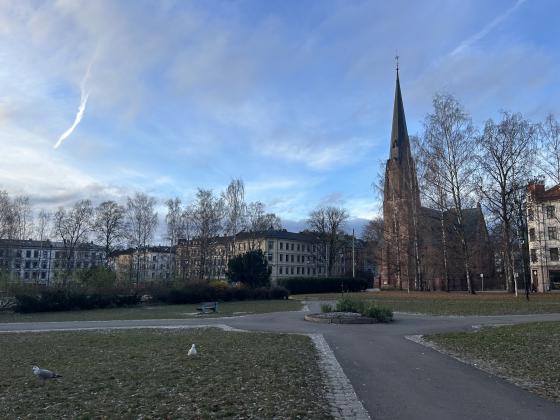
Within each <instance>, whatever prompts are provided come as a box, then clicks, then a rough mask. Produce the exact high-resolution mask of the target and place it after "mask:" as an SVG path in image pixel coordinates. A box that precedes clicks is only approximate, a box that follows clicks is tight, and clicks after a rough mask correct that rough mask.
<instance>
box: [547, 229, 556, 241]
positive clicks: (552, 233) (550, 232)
mask: <svg viewBox="0 0 560 420" xmlns="http://www.w3.org/2000/svg"><path fill="white" fill-rule="evenodd" d="M548 239H558V237H557V236H556V228H555V227H549V228H548Z"/></svg>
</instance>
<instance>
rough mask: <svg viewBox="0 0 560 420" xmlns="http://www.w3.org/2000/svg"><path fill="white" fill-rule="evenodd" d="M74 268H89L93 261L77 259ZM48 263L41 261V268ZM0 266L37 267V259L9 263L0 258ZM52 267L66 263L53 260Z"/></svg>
mask: <svg viewBox="0 0 560 420" xmlns="http://www.w3.org/2000/svg"><path fill="white" fill-rule="evenodd" d="M74 265H75V268H90V267H95V266H96V264H95V263H90V262H89V261H77V262H76V263H75V264H74ZM48 266H49V264H48V262H47V261H44V260H43V261H41V269H43V270H46V269H47V268H48ZM0 267H6V268H13V269H16V270H19V269H21V268H24V269H26V270H29V269H35V268H39V261H25V262H24V263H23V264H22V262H21V261H19V260H16V261H14V262H13V264H11V261H10V260H0ZM53 267H54V268H65V267H66V263H65V262H64V261H55V262H54V264H53Z"/></svg>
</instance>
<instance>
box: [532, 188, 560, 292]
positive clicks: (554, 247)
mask: <svg viewBox="0 0 560 420" xmlns="http://www.w3.org/2000/svg"><path fill="white" fill-rule="evenodd" d="M527 228H528V238H529V256H530V267H531V284H532V288H533V289H535V290H537V291H539V292H548V291H551V290H560V258H559V249H560V185H556V186H554V187H552V188H550V189H548V190H545V187H544V182H536V183H532V184H530V185H529V187H528V192H527Z"/></svg>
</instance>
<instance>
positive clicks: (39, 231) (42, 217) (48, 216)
mask: <svg viewBox="0 0 560 420" xmlns="http://www.w3.org/2000/svg"><path fill="white" fill-rule="evenodd" d="M51 220H52V213H51V212H50V211H48V210H45V209H41V210H40V211H39V214H38V215H37V223H36V225H35V236H36V237H37V239H38V240H39V241H41V242H42V241H45V240H47V239H48V238H49V232H50V231H51V226H50V225H51Z"/></svg>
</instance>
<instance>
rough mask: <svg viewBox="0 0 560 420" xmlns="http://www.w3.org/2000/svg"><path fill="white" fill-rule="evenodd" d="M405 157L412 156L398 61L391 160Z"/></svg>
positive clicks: (400, 159)
mask: <svg viewBox="0 0 560 420" xmlns="http://www.w3.org/2000/svg"><path fill="white" fill-rule="evenodd" d="M405 156H410V143H409V141H408V131H407V129H406V119H405V117H404V106H403V101H402V95H401V85H400V82H399V68H398V61H397V84H396V87H395V104H394V106H393V127H392V130H391V159H397V160H399V161H402V159H403V158H404V157H405Z"/></svg>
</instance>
